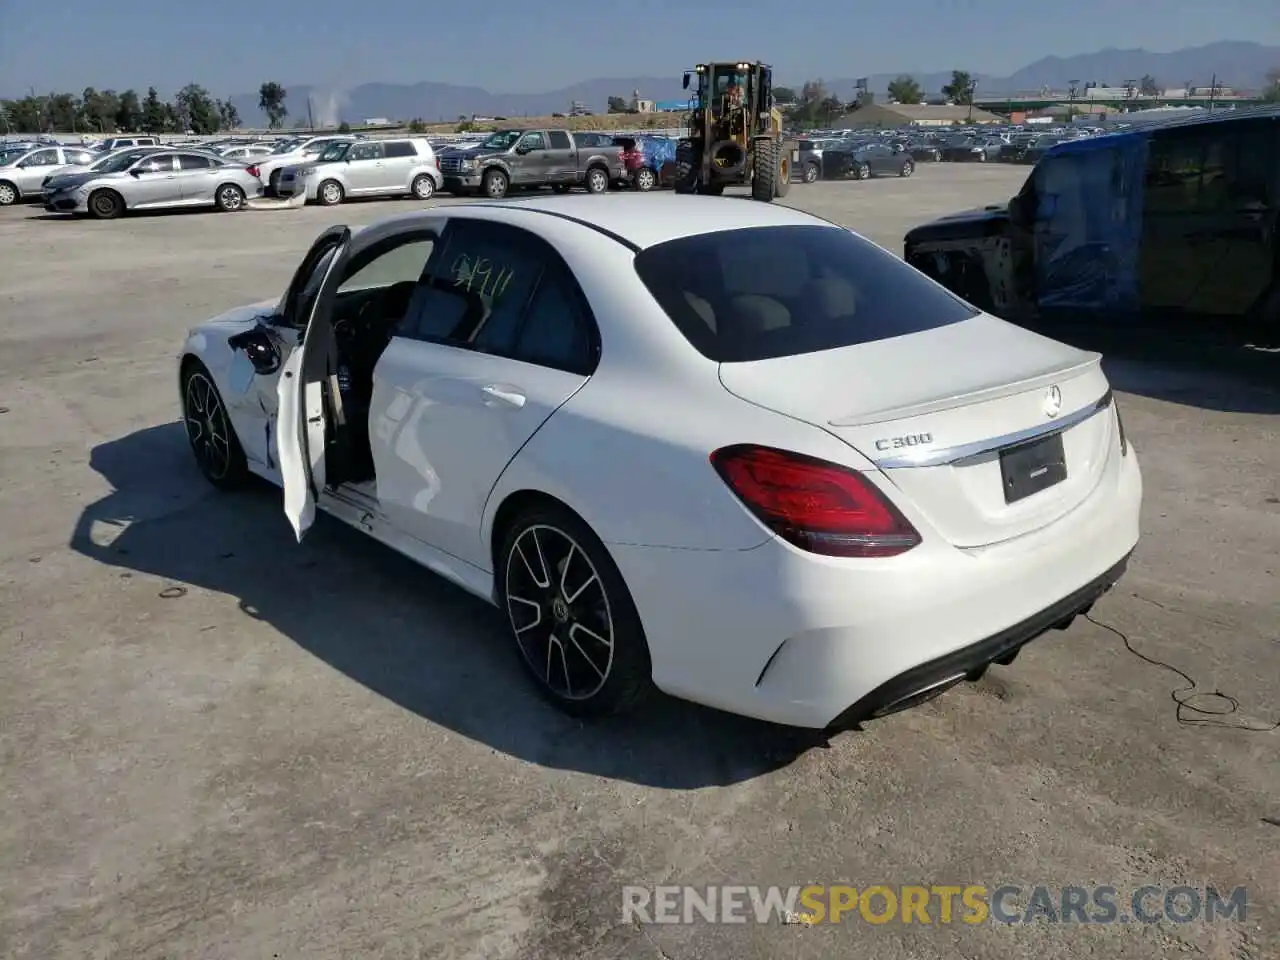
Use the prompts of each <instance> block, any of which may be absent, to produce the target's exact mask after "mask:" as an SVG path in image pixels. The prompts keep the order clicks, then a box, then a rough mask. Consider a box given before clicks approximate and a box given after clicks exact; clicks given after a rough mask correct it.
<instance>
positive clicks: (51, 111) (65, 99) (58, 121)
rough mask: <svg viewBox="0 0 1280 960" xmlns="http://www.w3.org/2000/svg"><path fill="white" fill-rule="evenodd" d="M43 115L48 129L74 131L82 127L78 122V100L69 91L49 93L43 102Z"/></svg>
mask: <svg viewBox="0 0 1280 960" xmlns="http://www.w3.org/2000/svg"><path fill="white" fill-rule="evenodd" d="M45 116H46V118H47V120H48V124H49V129H51V130H57V131H59V132H61V131H70V132H73V133H74V132H76V131H78V130H80V129H82V128H83V126H84V125H83V124H82V123H81V122H80V101H79V99H77V98H76V96H75V95H74V94H71V93H51V94H49V97H48V99H47V102H46V104H45Z"/></svg>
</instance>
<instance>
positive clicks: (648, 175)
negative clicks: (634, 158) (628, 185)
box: [631, 167, 658, 193]
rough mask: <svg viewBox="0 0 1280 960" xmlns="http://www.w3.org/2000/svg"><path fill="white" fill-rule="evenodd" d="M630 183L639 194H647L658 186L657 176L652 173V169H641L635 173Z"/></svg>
mask: <svg viewBox="0 0 1280 960" xmlns="http://www.w3.org/2000/svg"><path fill="white" fill-rule="evenodd" d="M631 182H632V183H634V184H635V187H636V189H637V190H639V191H640V192H641V193H648V192H649V191H650V190H652V189H653V188H654V187H656V186H657V185H658V175H657V174H656V173H654V172H653V168H652V167H641V168H640V169H639V170H637V171H636V172H635V175H634V176H633V177H632V178H631Z"/></svg>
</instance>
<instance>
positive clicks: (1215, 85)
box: [1209, 71, 1218, 113]
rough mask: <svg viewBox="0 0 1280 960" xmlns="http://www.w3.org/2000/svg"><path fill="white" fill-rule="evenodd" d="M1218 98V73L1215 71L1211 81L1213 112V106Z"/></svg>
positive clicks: (1211, 107)
mask: <svg viewBox="0 0 1280 960" xmlns="http://www.w3.org/2000/svg"><path fill="white" fill-rule="evenodd" d="M1217 99H1218V74H1217V72H1216V71H1215V72H1214V74H1213V77H1212V79H1210V81H1209V112H1210V113H1213V106H1214V104H1215V103H1216V102H1217Z"/></svg>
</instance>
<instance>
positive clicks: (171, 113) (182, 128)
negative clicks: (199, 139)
mask: <svg viewBox="0 0 1280 960" xmlns="http://www.w3.org/2000/svg"><path fill="white" fill-rule="evenodd" d="M160 112H161V114H162V115H163V116H164V121H163V122H162V124H161V127H160V132H161V133H186V129H187V124H186V118H185V117H183V116H182V114H181V113H179V112H178V108H177V107H176V106H174V105H173V104H172V103H168V102H166V103H164V104H162V105H161V107H160Z"/></svg>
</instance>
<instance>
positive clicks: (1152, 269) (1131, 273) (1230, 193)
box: [904, 108, 1280, 344]
mask: <svg viewBox="0 0 1280 960" xmlns="http://www.w3.org/2000/svg"><path fill="white" fill-rule="evenodd" d="M1278 211H1280V110H1277V109H1275V108H1269V109H1264V110H1259V111H1238V110H1237V111H1232V112H1231V114H1229V115H1226V114H1224V115H1218V116H1201V117H1197V118H1195V119H1179V120H1175V121H1168V122H1159V123H1153V124H1151V125H1148V126H1145V127H1135V128H1133V129H1130V130H1126V131H1125V132H1123V133H1117V134H1110V135H1106V136H1100V137H1092V138H1087V139H1081V140H1073V141H1069V142H1065V143H1061V144H1059V145H1057V146H1055V147H1053V148H1052V149H1051V150H1050V151H1049V152H1048V153H1047V154H1046V155H1045V156H1044V158H1043V159H1042V160H1041V161H1040V162H1039V163H1038V164H1037V165H1036V167H1035V169H1034V170H1033V171H1032V173H1031V175H1030V177H1028V179H1027V182H1026V184H1025V185H1024V186H1023V188H1022V190H1021V192H1019V194H1018V195H1017V196H1016V197H1014V198H1013V199H1012V200H1011V201H1010V203H1009V204H1008V205H1007V206H1004V205H997V206H990V207H986V208H983V209H980V210H972V211H966V212H963V213H958V214H952V215H950V216H947V217H943V218H942V219H940V220H936V221H934V222H932V223H928V224H925V225H923V226H920V227H916V228H915V229H913V230H911V231H910V232H909V233H908V234H907V235H906V240H905V244H904V256H905V259H906V261H907V262H908V263H910V264H911V265H912V266H914V267H916V268H917V269H919V270H921V271H923V272H924V273H926V274H928V275H929V276H931V277H933V278H934V279H936V280H938V281H939V282H941V283H942V284H943V285H944V286H946V287H948V288H950V289H951V290H953V291H954V292H956V293H958V294H959V295H960V296H962V297H964V298H965V299H966V300H968V301H969V302H971V303H972V304H974V305H975V306H977V307H980V308H982V309H984V310H988V311H990V312H992V313H995V314H997V315H998V316H1001V317H1004V318H1006V319H1009V320H1012V321H1014V322H1017V323H1022V324H1025V325H1028V326H1040V327H1044V328H1052V329H1059V330H1060V329H1062V328H1067V327H1082V326H1096V325H1099V324H1102V325H1106V326H1109V327H1114V328H1128V329H1132V330H1137V329H1145V328H1156V329H1159V330H1161V331H1164V332H1172V331H1174V330H1175V329H1176V330H1178V331H1179V332H1180V334H1181V335H1187V334H1192V335H1195V336H1203V337H1205V338H1206V339H1213V340H1222V339H1228V340H1231V341H1233V342H1236V343H1241V342H1245V343H1254V344H1262V343H1267V344H1275V343H1277V342H1280V246H1278V245H1277V242H1276V234H1277V220H1278V216H1277V212H1278Z"/></svg>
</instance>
